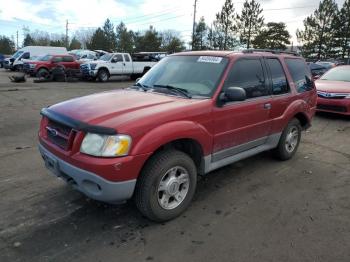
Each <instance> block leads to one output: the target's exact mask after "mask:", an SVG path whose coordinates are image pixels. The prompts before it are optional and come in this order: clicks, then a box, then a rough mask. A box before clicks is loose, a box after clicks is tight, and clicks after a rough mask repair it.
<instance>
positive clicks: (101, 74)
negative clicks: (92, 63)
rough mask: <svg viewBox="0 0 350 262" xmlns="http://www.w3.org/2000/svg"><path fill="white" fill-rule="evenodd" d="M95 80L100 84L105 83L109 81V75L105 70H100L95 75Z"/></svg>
mask: <svg viewBox="0 0 350 262" xmlns="http://www.w3.org/2000/svg"><path fill="white" fill-rule="evenodd" d="M97 79H98V81H100V82H107V81H108V79H109V73H108V71H107V70H106V69H100V70H99V71H98V73H97Z"/></svg>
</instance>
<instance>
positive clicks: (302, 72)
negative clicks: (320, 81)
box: [285, 58, 313, 93]
mask: <svg viewBox="0 0 350 262" xmlns="http://www.w3.org/2000/svg"><path fill="white" fill-rule="evenodd" d="M285 62H286V64H287V67H288V70H289V73H290V74H291V76H292V79H293V82H294V84H295V87H296V89H297V91H298V93H303V92H306V91H310V90H312V89H313V84H312V80H311V72H310V69H309V68H308V67H307V65H306V63H305V62H304V61H303V60H302V59H295V58H286V59H285Z"/></svg>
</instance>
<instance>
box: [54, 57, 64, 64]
mask: <svg viewBox="0 0 350 262" xmlns="http://www.w3.org/2000/svg"><path fill="white" fill-rule="evenodd" d="M52 62H54V63H60V62H62V57H61V56H55V57H54V58H52Z"/></svg>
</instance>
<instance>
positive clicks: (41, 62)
mask: <svg viewBox="0 0 350 262" xmlns="http://www.w3.org/2000/svg"><path fill="white" fill-rule="evenodd" d="M57 65H61V66H63V67H64V68H65V69H76V70H80V63H79V62H77V61H76V60H75V58H74V57H73V56H71V55H45V56H42V57H39V58H37V60H33V61H30V62H27V63H25V64H24V65H23V69H24V71H25V72H26V73H27V74H30V75H31V76H44V75H48V74H49V72H50V71H51V69H53V68H55V67H56V66H57Z"/></svg>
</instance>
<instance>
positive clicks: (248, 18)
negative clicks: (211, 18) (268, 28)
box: [236, 0, 264, 48]
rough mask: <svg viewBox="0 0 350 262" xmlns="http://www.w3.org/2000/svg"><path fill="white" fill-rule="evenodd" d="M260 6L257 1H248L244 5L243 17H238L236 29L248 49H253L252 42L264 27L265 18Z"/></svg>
mask: <svg viewBox="0 0 350 262" xmlns="http://www.w3.org/2000/svg"><path fill="white" fill-rule="evenodd" d="M262 11H263V9H262V8H260V4H259V3H258V2H257V1H256V0H250V1H248V0H246V1H245V2H244V4H243V9H242V13H241V15H237V18H236V19H237V25H236V29H237V31H238V33H239V36H240V40H241V43H242V44H245V45H246V46H247V48H250V47H251V42H252V41H253V40H254V38H255V37H256V36H257V35H258V34H259V32H260V31H261V29H262V27H263V25H264V17H263V15H262V14H261V13H262Z"/></svg>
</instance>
